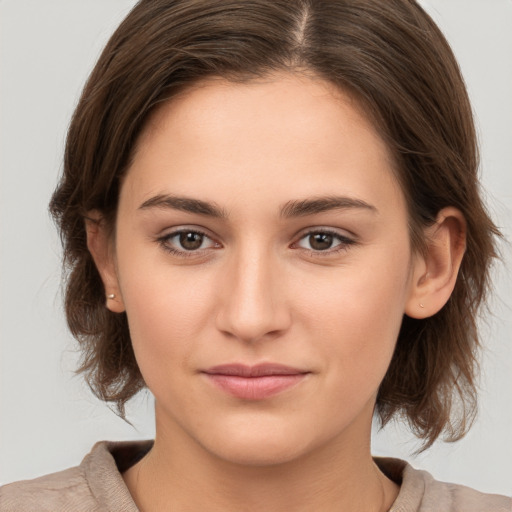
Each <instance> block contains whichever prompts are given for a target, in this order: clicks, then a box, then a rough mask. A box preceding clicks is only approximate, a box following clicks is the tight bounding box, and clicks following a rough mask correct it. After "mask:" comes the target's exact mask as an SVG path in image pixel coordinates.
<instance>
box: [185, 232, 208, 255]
mask: <svg viewBox="0 0 512 512" xmlns="http://www.w3.org/2000/svg"><path fill="white" fill-rule="evenodd" d="M202 238H203V237H202V235H200V234H199V233H180V244H181V246H182V247H183V248H184V249H187V250H188V251H193V250H194V249H199V247H201V244H202V243H203V240H202Z"/></svg>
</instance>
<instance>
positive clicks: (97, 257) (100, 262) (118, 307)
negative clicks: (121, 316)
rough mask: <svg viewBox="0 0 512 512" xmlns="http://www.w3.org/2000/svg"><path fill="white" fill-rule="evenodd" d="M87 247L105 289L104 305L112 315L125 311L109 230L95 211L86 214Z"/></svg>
mask: <svg viewBox="0 0 512 512" xmlns="http://www.w3.org/2000/svg"><path fill="white" fill-rule="evenodd" d="M85 230H86V233H87V247H88V249H89V252H90V253H91V255H92V258H93V260H94V263H95V264H96V268H97V269H98V272H99V274H100V276H101V280H102V281H103V285H104V287H105V294H106V297H105V305H106V307H107V308H108V309H109V310H110V311H112V312H114V313H122V312H123V311H125V307H124V303H123V298H122V295H121V290H120V287H119V280H118V277H117V270H116V263H115V250H114V243H113V239H112V235H111V232H110V230H109V229H108V228H107V226H106V225H105V221H104V218H103V216H102V215H101V214H100V212H98V211H97V210H92V211H90V212H88V214H87V217H86V219H85Z"/></svg>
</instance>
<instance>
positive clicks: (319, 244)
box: [309, 233, 332, 251]
mask: <svg viewBox="0 0 512 512" xmlns="http://www.w3.org/2000/svg"><path fill="white" fill-rule="evenodd" d="M309 240H310V244H311V247H313V249H316V250H319V251H322V250H325V249H329V248H330V247H331V245H332V235H329V234H326V233H317V234H316V235H311V236H310V237H309Z"/></svg>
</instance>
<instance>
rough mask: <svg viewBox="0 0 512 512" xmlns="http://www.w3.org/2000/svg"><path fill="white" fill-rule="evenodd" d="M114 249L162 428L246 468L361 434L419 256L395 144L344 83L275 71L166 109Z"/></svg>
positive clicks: (201, 91)
mask: <svg viewBox="0 0 512 512" xmlns="http://www.w3.org/2000/svg"><path fill="white" fill-rule="evenodd" d="M112 261H113V263H112V266H113V267H114V266H115V278H114V280H115V285H114V286H115V287H116V291H118V294H119V299H118V302H113V301H109V305H110V307H111V309H113V310H114V311H122V310H126V313H127V317H128V321H129V326H130V332H131V337H132V341H133V346H134V350H135V354H136V358H137V361H138V364H139V366H140V370H141V372H142V375H143V376H144V379H145V381H146V383H147V386H148V387H149V389H150V390H151V391H152V393H153V394H154V396H155V399H156V413H157V439H158V436H164V435H168V436H171V435H172V436H175V437H176V438H179V439H181V441H182V442H183V443H188V445H189V446H195V447H196V448H198V449H199V450H202V451H203V452H205V453H208V454H210V455H212V456H215V457H220V458H222V459H225V460H232V461H238V462H243V463H248V464H266V463H276V462H283V461H290V460H293V459H296V458H298V457H301V456H304V455H307V454H312V453H314V452H315V451H319V450H322V449H326V448H329V449H333V447H336V446H338V447H340V446H343V445H350V446H353V445H354V443H355V444H357V443H359V445H361V444H364V443H366V442H367V439H369V431H370V424H371V418H372V412H373V408H374V404H375V398H376V394H377V391H378V387H379V384H380V382H381V381H382V379H383V377H384V375H385V373H386V370H387V368H388V365H389V362H390V360H391V356H392V353H393V349H394V346H395V342H396V339H397V336H398V331H399V328H400V324H401V320H402V316H403V314H404V310H405V308H406V304H407V302H408V300H410V294H411V274H412V271H411V270H412V267H413V257H412V255H411V247H410V243H409V232H408V225H407V212H406V204H405V200H404V196H403V194H402V192H401V190H400V187H399V185H398V184H397V182H396V181H395V179H394V176H393V170H392V163H391V158H390V155H389V153H388V150H387V148H386V146H385V144H384V143H383V141H382V140H381V138H380V137H379V135H378V133H377V132H376V130H375V129H374V127H373V126H372V124H371V123H370V122H369V121H368V119H367V118H366V117H365V116H364V115H363V114H362V113H361V111H360V109H359V108H358V106H357V104H356V103H355V102H354V101H353V100H352V99H351V98H350V97H349V96H348V95H347V94H344V93H342V92H340V91H338V90H336V89H334V88H333V86H331V85H329V84H327V83H326V82H323V81H321V80H319V79H314V78H308V77H305V76H297V75H286V74H282V75H275V76H273V77H270V78H268V79H267V80H265V81H258V82H250V83H247V84H233V83H229V82H226V81H223V80H221V79H215V80H214V79H212V80H209V81H207V82H204V83H202V84H201V85H200V86H197V87H194V88H193V89H190V90H188V91H187V92H186V94H184V95H182V96H180V97H179V98H175V99H173V100H172V101H171V102H169V103H167V104H166V105H164V106H163V107H162V108H161V109H160V110H159V111H158V112H157V113H156V115H155V116H154V117H153V118H152V120H151V122H150V124H149V125H148V127H147V128H146V130H145V131H144V133H143V135H142V137H141V139H140V141H139V145H138V149H137V152H136V154H135V157H134V161H133V165H132V166H131V168H130V169H129V170H128V172H127V174H126V176H125V179H124V181H123V184H122V188H121V192H120V203H119V211H118V219H117V226H116V235H115V257H114V258H113V260H112ZM103 274H104V275H105V272H103ZM106 288H107V293H108V291H109V283H106Z"/></svg>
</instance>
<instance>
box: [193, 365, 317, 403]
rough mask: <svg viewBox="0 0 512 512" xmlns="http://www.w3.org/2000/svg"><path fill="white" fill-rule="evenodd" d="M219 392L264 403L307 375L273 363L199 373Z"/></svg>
mask: <svg viewBox="0 0 512 512" xmlns="http://www.w3.org/2000/svg"><path fill="white" fill-rule="evenodd" d="M202 373H203V374H204V375H205V376H206V377H207V379H208V380H209V381H210V382H212V383H213V384H214V385H215V386H216V387H217V388H220V389H221V390H222V391H224V392H226V393H228V394H230V395H232V396H234V397H236V398H241V399H244V400H264V399H266V398H270V397H272V396H274V395H277V394H278V393H281V392H283V391H285V390H287V389H289V388H291V387H293V386H295V385H296V384H298V383H299V382H301V381H302V380H304V379H305V378H306V376H307V375H308V374H309V373H311V372H309V371H304V370H300V369H298V368H292V367H290V366H285V365H282V364H276V363H262V364H257V365H254V366H249V365H244V364H223V365H219V366H213V367H212V368H209V369H207V370H204V371H203V372H202Z"/></svg>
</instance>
